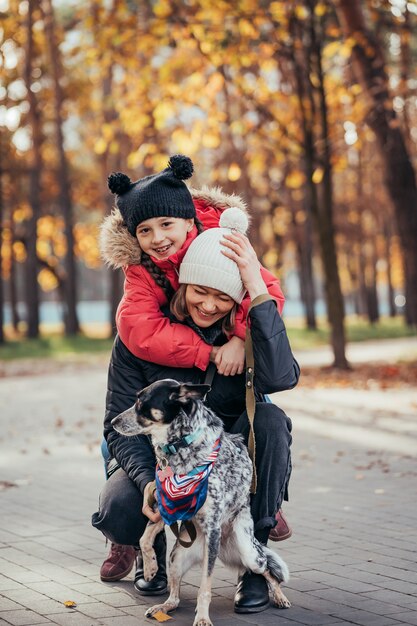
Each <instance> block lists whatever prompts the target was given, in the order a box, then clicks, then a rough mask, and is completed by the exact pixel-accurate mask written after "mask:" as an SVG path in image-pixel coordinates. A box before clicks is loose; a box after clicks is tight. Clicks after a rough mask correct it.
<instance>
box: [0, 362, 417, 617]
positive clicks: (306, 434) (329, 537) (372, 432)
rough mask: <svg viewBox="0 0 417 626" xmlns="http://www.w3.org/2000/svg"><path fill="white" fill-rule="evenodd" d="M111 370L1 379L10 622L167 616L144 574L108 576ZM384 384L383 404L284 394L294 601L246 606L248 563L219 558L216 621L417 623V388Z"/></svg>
mask: <svg viewBox="0 0 417 626" xmlns="http://www.w3.org/2000/svg"><path fill="white" fill-rule="evenodd" d="M105 378H106V373H105V366H103V365H100V366H91V367H88V368H87V367H86V366H85V365H83V366H80V367H79V368H77V369H76V370H75V371H74V369H72V370H71V368H70V369H68V370H66V371H64V372H61V373H59V372H56V373H49V374H44V375H39V376H26V377H21V378H17V377H16V378H14V377H11V378H3V379H0V402H1V406H2V431H1V435H0V481H2V482H0V489H1V488H3V489H2V491H0V509H1V523H0V625H3V624H4V625H6V624H14V625H16V626H19V625H22V626H23V625H27V626H29V625H31V624H42V625H43V624H60V625H62V626H71V625H72V624H73V625H75V626H90V625H104V626H105V625H111V626H118V625H119V624H120V626H130V625H132V626H141V625H144V624H151V623H156V622H154V621H153V620H148V619H146V618H144V617H143V614H144V610H145V608H146V606H148V603H149V601H148V600H146V599H145V598H142V597H140V596H138V595H137V594H135V593H134V591H133V585H132V578H133V574H132V575H130V576H129V578H127V579H126V580H124V581H120V582H118V583H112V584H105V583H102V582H100V580H99V577H98V570H99V566H100V564H101V562H102V560H103V558H104V557H105V555H106V553H107V548H106V546H105V542H104V539H103V538H102V537H101V536H100V534H99V533H98V532H97V531H95V530H94V529H93V528H92V527H91V526H90V521H89V518H90V515H91V513H92V512H93V511H94V510H95V508H96V504H97V495H98V492H99V490H100V486H101V485H102V481H103V470H102V464H101V460H100V453H99V440H100V437H99V432H100V429H101V420H102V412H103V404H104V389H105ZM301 391H302V393H301ZM364 393H365V394H366V392H364ZM382 396H383V399H384V404H383V405H382V406H381V394H378V395H377V396H375V398H374V399H372V394H370V395H365V396H363V397H362V396H358V395H357V394H355V393H354V392H352V391H351V390H338V392H337V393H336V392H334V390H320V391H318V390H306V389H305V390H301V389H300V390H294V391H292V392H289V393H288V394H282V395H281V396H279V398H280V403H281V406H282V407H283V408H285V409H286V410H287V412H288V413H289V414H290V415H291V416H292V418H293V422H294V446H293V461H294V470H293V477H292V481H291V493H290V495H291V502H290V503H288V504H287V505H286V506H285V509H284V510H285V512H286V515H287V517H288V519H289V521H290V522H291V524H292V526H293V531H294V534H293V537H292V538H291V539H289V540H288V541H285V542H283V543H282V544H273V547H277V546H278V547H279V551H280V553H281V554H282V556H283V558H284V559H285V560H286V561H287V563H288V565H289V567H290V571H291V580H290V582H289V583H288V585H287V586H286V594H287V595H288V597H289V598H290V600H291V601H292V604H293V606H292V607H291V608H290V609H289V610H285V611H280V610H278V609H275V608H273V607H271V608H270V609H269V610H267V611H265V612H263V613H260V614H255V615H239V616H237V615H235V614H234V613H233V601H232V599H233V594H234V585H235V578H236V577H235V574H234V573H233V572H231V571H230V570H228V569H226V568H225V567H223V566H221V564H218V565H217V566H216V568H215V576H214V587H213V591H214V593H213V600H212V605H211V617H212V619H213V621H214V623H215V624H216V625H217V626H229V625H230V626H231V625H232V624H233V626H240V625H241V626H244V625H245V624H246V625H248V624H260V625H265V626H269V625H273V624H274V625H275V624H277V625H279V626H301V625H305V626H313V625H318V626H333V625H336V624H338V625H342V624H358V625H361V626H390V625H395V624H416V625H417V562H416V561H417V559H416V556H417V554H416V553H417V541H416V539H417V530H416V526H417V525H416V519H417V516H416V512H417V511H416V509H417V506H416V475H417V462H416V459H415V451H416V450H417V432H416V419H415V415H416V408H417V393H416V392H415V391H414V392H413V391H408V392H407V391H398V392H397V391H396V392H395V393H392V392H390V391H385V392H384V393H383V394H382ZM326 407H327V410H325V408H326ZM388 418H390V419H388ZM309 420H310V421H309ZM390 420H391V421H390ZM392 420H396V422H393V421H392ZM312 423H313V425H312ZM395 424H397V425H398V429H396V426H395ZM397 430H398V432H397ZM398 436H400V437H401V440H398V439H397V437H398ZM399 441H400V443H398V442H399ZM404 441H407V442H408V446H409V449H408V448H407V449H403V447H402V446H403V444H404ZM390 444H391V445H390ZM413 450H414V454H413V453H412V451H413ZM6 481H8V483H7V482H6ZM198 576H199V574H198V569H197V570H195V569H194V570H192V571H191V572H189V573H188V574H187V575H186V577H185V584H183V588H182V597H183V600H182V602H181V607H180V608H179V609H178V610H177V612H176V613H174V614H173V620H172V624H173V625H175V624H177V625H178V626H183V625H184V626H185V625H190V624H192V622H193V614H194V606H195V599H196V595H197V585H198ZM66 600H73V601H75V602H76V603H77V607H76V608H74V609H68V608H66V607H65V606H64V604H63V603H64V602H65V601H66Z"/></svg>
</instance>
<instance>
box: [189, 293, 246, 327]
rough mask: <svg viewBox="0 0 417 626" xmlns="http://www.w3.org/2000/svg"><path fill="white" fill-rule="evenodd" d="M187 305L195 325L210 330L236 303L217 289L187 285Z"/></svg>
mask: <svg viewBox="0 0 417 626" xmlns="http://www.w3.org/2000/svg"><path fill="white" fill-rule="evenodd" d="M185 303H186V306H187V310H188V313H189V314H190V317H191V319H192V320H193V322H194V324H196V325H197V326H200V327H201V328H208V327H209V326H212V324H215V323H216V322H217V321H218V320H220V319H222V318H223V317H224V316H225V315H227V314H228V313H229V312H230V311H231V310H232V309H233V306H234V304H235V301H234V300H233V299H232V298H231V297H230V296H228V295H226V294H225V293H223V292H222V291H218V290H217V289H212V288H211V287H200V285H187V289H186V292H185Z"/></svg>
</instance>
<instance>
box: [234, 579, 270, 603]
mask: <svg viewBox="0 0 417 626" xmlns="http://www.w3.org/2000/svg"><path fill="white" fill-rule="evenodd" d="M268 607H269V590H268V583H267V582H266V579H265V577H264V576H262V574H254V573H253V572H250V571H246V572H245V573H244V574H243V576H239V578H238V582H237V589H236V594H235V613H260V612H261V611H265V609H267V608H268Z"/></svg>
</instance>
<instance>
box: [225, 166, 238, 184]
mask: <svg viewBox="0 0 417 626" xmlns="http://www.w3.org/2000/svg"><path fill="white" fill-rule="evenodd" d="M241 175H242V170H241V169H240V167H239V165H238V164H237V163H232V164H231V165H230V167H229V171H228V172H227V178H228V179H229V180H231V181H232V182H236V181H237V180H239V178H240V177H241Z"/></svg>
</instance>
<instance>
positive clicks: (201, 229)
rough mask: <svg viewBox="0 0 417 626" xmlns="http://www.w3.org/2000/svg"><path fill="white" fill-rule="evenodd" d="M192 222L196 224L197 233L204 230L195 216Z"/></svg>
mask: <svg viewBox="0 0 417 626" xmlns="http://www.w3.org/2000/svg"><path fill="white" fill-rule="evenodd" d="M194 224H195V225H196V226H197V232H198V234H199V235H201V233H202V232H203V231H204V226H203V224H202V222H200V220H199V219H198V217H197V216H196V217H195V218H194Z"/></svg>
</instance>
